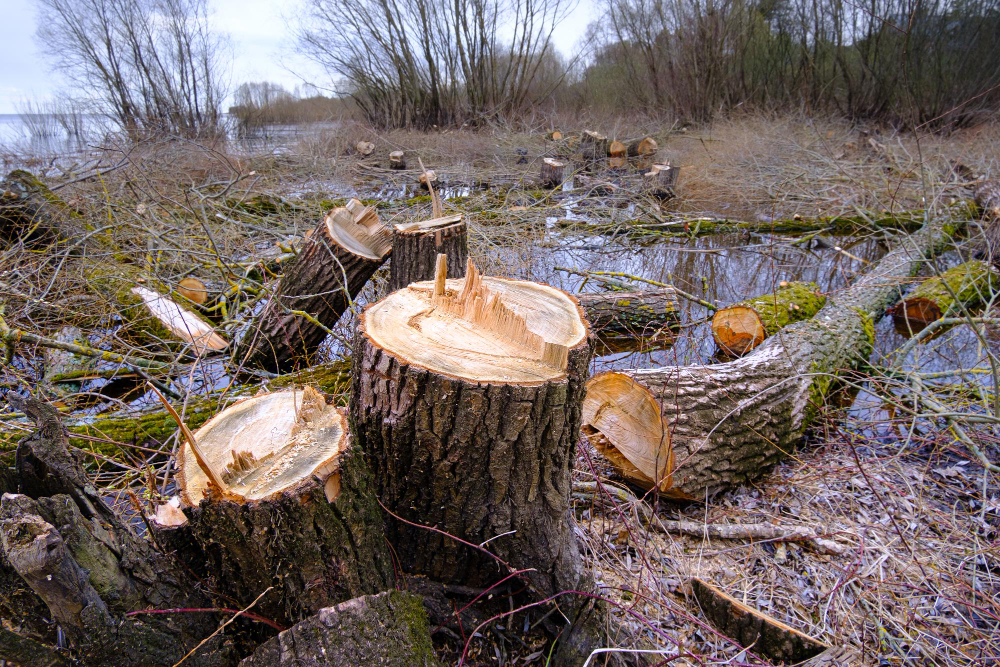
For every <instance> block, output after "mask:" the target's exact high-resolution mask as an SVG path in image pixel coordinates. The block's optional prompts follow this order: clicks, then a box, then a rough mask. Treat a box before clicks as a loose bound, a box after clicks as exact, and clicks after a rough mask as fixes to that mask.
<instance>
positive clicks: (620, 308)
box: [576, 287, 680, 336]
mask: <svg viewBox="0 0 1000 667" xmlns="http://www.w3.org/2000/svg"><path fill="white" fill-rule="evenodd" d="M576 298H577V300H579V302H580V305H581V306H582V307H583V310H584V312H585V313H586V315H587V320H588V321H589V322H590V330H591V331H593V332H594V333H596V334H599V335H602V336H609V335H614V336H649V335H652V334H655V333H658V332H660V331H662V330H663V329H676V328H678V327H679V326H680V309H679V307H678V304H677V294H676V293H675V292H674V290H673V289H672V288H669V287H664V288H661V289H651V290H637V291H630V292H603V293H600V294H577V295H576Z"/></svg>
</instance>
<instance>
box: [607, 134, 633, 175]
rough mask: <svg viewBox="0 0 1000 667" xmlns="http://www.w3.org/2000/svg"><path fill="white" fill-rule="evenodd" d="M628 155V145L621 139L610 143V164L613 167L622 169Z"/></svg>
mask: <svg viewBox="0 0 1000 667" xmlns="http://www.w3.org/2000/svg"><path fill="white" fill-rule="evenodd" d="M627 157H628V147H626V146H625V144H623V143H622V142H620V141H617V140H616V141H612V142H611V143H609V144H608V166H609V167H611V168H612V169H621V168H623V167H624V166H625V164H626V162H627Z"/></svg>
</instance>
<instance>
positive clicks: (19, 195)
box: [0, 169, 88, 242]
mask: <svg viewBox="0 0 1000 667" xmlns="http://www.w3.org/2000/svg"><path fill="white" fill-rule="evenodd" d="M87 231H88V229H87V226H86V225H85V223H84V220H83V216H82V215H81V214H80V212H79V211H77V210H76V209H74V208H73V207H72V206H69V205H68V204H67V203H66V202H64V201H63V200H62V199H61V198H60V197H59V196H58V195H56V194H55V193H54V192H52V190H50V189H49V187H48V186H47V185H45V183H43V182H42V181H41V180H39V179H38V177H36V176H35V175H34V174H32V173H31V172H28V171H25V170H23V169H16V170H14V171H12V172H10V173H9V174H7V176H6V177H5V178H4V179H3V180H2V181H0V238H4V239H6V240H8V241H12V240H16V239H21V240H24V241H31V240H50V241H51V240H57V241H63V242H68V241H73V240H76V239H78V238H80V237H81V236H83V235H84V234H86V233H87Z"/></svg>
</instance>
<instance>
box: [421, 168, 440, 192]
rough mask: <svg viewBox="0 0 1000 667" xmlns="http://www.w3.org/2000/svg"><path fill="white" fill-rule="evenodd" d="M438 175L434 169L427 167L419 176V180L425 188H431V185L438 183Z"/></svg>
mask: <svg viewBox="0 0 1000 667" xmlns="http://www.w3.org/2000/svg"><path fill="white" fill-rule="evenodd" d="M437 180H438V175H437V172H436V171H434V170H433V169H427V170H425V171H423V172H421V174H420V176H418V177H417V182H418V183H420V187H422V188H423V189H424V190H430V188H431V185H433V184H434V183H437Z"/></svg>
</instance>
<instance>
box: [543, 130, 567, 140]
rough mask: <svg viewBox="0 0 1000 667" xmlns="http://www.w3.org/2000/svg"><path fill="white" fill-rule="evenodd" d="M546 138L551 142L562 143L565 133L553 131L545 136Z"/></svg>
mask: <svg viewBox="0 0 1000 667" xmlns="http://www.w3.org/2000/svg"><path fill="white" fill-rule="evenodd" d="M545 138H546V139H548V140H549V141H562V138H563V133H562V132H560V131H559V130H552V131H551V132H549V133H548V134H546V135H545Z"/></svg>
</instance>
